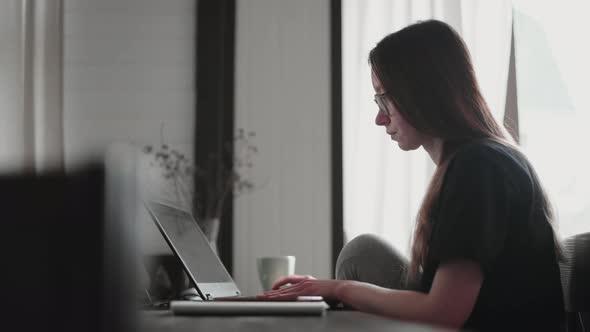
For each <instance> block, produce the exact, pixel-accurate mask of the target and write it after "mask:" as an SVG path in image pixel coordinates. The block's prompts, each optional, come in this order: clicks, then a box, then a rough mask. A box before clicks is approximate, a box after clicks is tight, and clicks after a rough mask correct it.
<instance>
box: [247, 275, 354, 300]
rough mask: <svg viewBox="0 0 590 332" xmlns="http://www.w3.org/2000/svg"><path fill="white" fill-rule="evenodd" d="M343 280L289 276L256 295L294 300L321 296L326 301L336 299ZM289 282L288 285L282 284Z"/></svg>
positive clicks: (273, 298) (262, 297)
mask: <svg viewBox="0 0 590 332" xmlns="http://www.w3.org/2000/svg"><path fill="white" fill-rule="evenodd" d="M343 282H344V281H343V280H317V279H315V278H314V277H312V276H290V277H286V278H283V279H281V280H279V281H277V282H276V283H275V284H274V285H273V290H272V291H270V292H266V293H264V294H261V295H258V297H259V298H261V299H272V300H294V299H296V298H297V297H298V296H321V297H323V298H324V300H325V301H327V302H332V301H336V300H338V296H337V290H338V288H339V287H340V286H341V285H342V284H343ZM286 284H291V285H290V286H285V287H282V288H280V287H281V286H284V285H286Z"/></svg>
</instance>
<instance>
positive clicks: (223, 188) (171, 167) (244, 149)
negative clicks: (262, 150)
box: [143, 126, 258, 218]
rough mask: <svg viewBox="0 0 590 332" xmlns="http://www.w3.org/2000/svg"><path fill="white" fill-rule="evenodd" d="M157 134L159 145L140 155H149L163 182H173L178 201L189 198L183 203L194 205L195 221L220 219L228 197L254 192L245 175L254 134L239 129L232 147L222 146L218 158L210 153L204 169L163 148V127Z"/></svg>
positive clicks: (147, 147)
mask: <svg viewBox="0 0 590 332" xmlns="http://www.w3.org/2000/svg"><path fill="white" fill-rule="evenodd" d="M160 131H161V133H160V135H161V139H162V141H161V145H160V146H159V147H158V148H157V149H156V148H154V147H153V146H151V145H148V146H145V147H144V149H143V152H144V153H146V154H151V155H153V157H154V162H155V164H157V165H158V166H159V167H160V168H161V169H162V176H163V177H164V178H165V179H172V180H173V181H174V185H175V190H176V195H177V196H178V199H181V197H183V196H184V197H186V196H189V197H188V198H187V199H189V201H192V202H194V204H193V205H194V206H193V213H194V214H195V215H196V216H197V217H199V218H221V216H222V213H223V207H224V204H225V202H226V199H227V197H229V195H230V193H231V194H233V195H234V197H237V196H239V195H241V194H243V193H246V192H251V191H252V190H254V188H255V186H254V183H253V182H252V181H251V180H250V179H249V178H247V177H246V173H247V172H248V171H249V169H251V168H252V167H253V166H254V164H253V158H254V156H255V155H256V154H257V153H258V148H257V147H256V146H255V145H253V143H252V142H251V140H252V139H253V138H254V137H255V136H256V133H255V132H253V131H250V132H246V131H245V130H244V129H243V128H239V129H238V130H237V132H236V135H235V136H234V139H233V145H232V144H230V143H229V142H228V143H226V144H224V149H223V153H222V155H220V154H218V153H211V154H210V155H209V156H208V158H207V162H206V164H205V165H194V163H193V162H192V161H191V160H189V159H188V158H187V157H186V156H185V155H184V154H182V153H181V152H179V151H177V150H175V149H171V148H170V147H168V145H166V144H164V141H163V135H164V134H163V126H162V128H160ZM232 147H233V148H232ZM191 181H194V182H193V183H194V185H195V188H194V190H191V189H190V186H189V185H188V183H190V182H191Z"/></svg>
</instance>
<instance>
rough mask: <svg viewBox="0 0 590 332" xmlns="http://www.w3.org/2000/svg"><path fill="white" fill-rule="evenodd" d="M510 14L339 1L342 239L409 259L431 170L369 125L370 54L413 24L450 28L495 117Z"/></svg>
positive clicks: (441, 4)
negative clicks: (370, 238) (368, 241)
mask: <svg viewBox="0 0 590 332" xmlns="http://www.w3.org/2000/svg"><path fill="white" fill-rule="evenodd" d="M510 13H511V4H510V1H509V0H506V1H493V2H492V1H483V0H478V1H475V0H464V1H461V0H444V1H443V0H394V1H391V0H371V1H364V0H343V2H342V65H343V77H342V80H343V160H344V165H343V168H344V231H345V241H348V240H350V239H352V238H353V237H355V236H357V235H359V234H362V233H374V234H378V235H381V236H383V237H384V238H385V239H387V240H388V241H390V243H392V244H393V245H394V246H395V247H396V248H397V249H399V250H400V251H401V252H402V253H404V254H408V253H409V245H410V237H411V234H412V231H413V227H414V221H415V216H416V213H417V212H418V209H419V207H420V204H421V202H422V197H423V195H424V194H425V190H426V186H427V185H428V181H429V179H430V176H431V175H432V172H433V170H434V164H433V163H432V160H431V159H430V158H429V157H428V154H427V153H426V152H425V151H424V150H422V149H420V150H417V151H412V152H403V151H401V150H399V149H398V147H397V145H396V143H395V142H392V141H391V140H390V138H389V137H388V136H387V135H386V134H385V131H384V129H383V128H380V127H377V126H376V125H375V124H374V119H375V116H376V114H377V107H376V106H375V105H374V103H373V94H374V92H373V89H372V85H371V79H370V68H369V65H368V62H367V61H368V54H369V51H370V50H371V48H373V47H374V46H375V45H376V43H377V42H378V41H379V40H381V39H382V38H383V37H384V36H385V35H387V34H389V33H391V32H394V31H397V30H399V29H401V28H403V27H405V26H407V25H409V24H411V23H414V22H416V21H418V20H425V19H429V18H435V19H438V20H442V21H445V22H447V23H449V24H450V25H451V26H453V27H454V28H455V29H456V30H457V31H458V32H459V33H460V34H461V35H462V36H463V37H464V38H465V41H466V43H467V45H468V47H469V49H470V51H471V53H472V57H473V61H474V65H475V71H476V74H477V76H478V79H479V83H480V86H481V87H482V90H483V94H484V97H485V98H486V100H487V101H488V103H489V104H490V106H491V108H492V110H493V112H494V114H495V116H496V117H497V119H501V115H502V114H503V110H504V99H505V94H506V79H507V72H508V61H509V54H510V53H509V51H510V31H511V30H510V23H511V17H510Z"/></svg>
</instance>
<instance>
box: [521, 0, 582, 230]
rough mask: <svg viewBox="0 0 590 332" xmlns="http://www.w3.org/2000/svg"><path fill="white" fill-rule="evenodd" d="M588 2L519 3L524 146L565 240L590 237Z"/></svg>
mask: <svg viewBox="0 0 590 332" xmlns="http://www.w3.org/2000/svg"><path fill="white" fill-rule="evenodd" d="M588 12H590V3H589V2H588V1H585V0H584V1H582V0H579V1H572V0H570V1H559V2H558V1H550V2H549V1H532V0H528V1H522V0H520V1H515V2H514V28H515V30H514V33H515V60H516V82H517V97H518V116H519V127H520V135H521V145H522V148H523V150H524V151H525V153H526V154H527V156H528V157H529V158H530V160H531V162H532V163H533V165H534V167H535V169H536V170H537V173H538V174H539V176H540V178H541V181H542V182H543V184H544V185H545V188H546V190H547V192H548V193H549V195H550V197H551V199H552V201H553V203H554V205H555V208H556V212H557V218H558V229H559V233H560V235H561V236H564V237H565V236H570V235H573V234H577V233H582V232H588V231H590V157H589V156H588V152H589V151H590V149H588V147H587V146H586V142H588V137H587V127H588V126H589V124H590V84H589V81H588V80H589V79H590V63H589V61H590V45H589V44H588V42H587V38H588V36H587V32H589V31H590V22H589V21H588V20H587V17H586V16H587V14H588Z"/></svg>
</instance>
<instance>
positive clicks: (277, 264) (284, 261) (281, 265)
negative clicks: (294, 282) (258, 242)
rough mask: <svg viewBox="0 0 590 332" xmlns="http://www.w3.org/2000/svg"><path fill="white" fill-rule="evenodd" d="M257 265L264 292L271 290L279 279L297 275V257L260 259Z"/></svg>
mask: <svg viewBox="0 0 590 332" xmlns="http://www.w3.org/2000/svg"><path fill="white" fill-rule="evenodd" d="M256 263H257V265H258V277H259V278H260V284H261V285H262V290H263V291H264V292H268V291H269V290H271V288H272V285H273V284H274V283H275V282H276V281H278V280H279V279H281V278H283V277H287V276H290V275H293V274H295V256H274V257H258V258H257V259H256Z"/></svg>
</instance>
